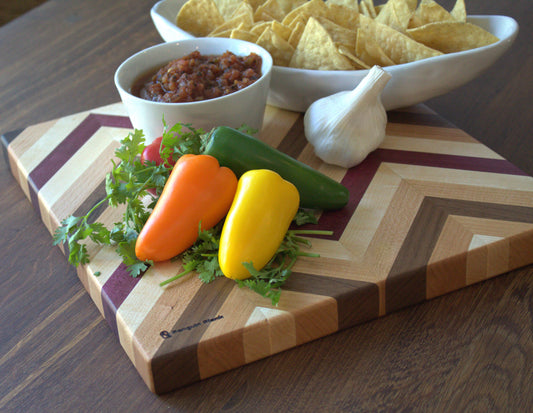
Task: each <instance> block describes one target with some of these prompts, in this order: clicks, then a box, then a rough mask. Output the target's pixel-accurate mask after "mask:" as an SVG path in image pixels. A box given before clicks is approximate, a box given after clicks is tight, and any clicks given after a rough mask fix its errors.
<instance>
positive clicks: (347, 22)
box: [327, 2, 359, 31]
mask: <svg viewBox="0 0 533 413" xmlns="http://www.w3.org/2000/svg"><path fill="white" fill-rule="evenodd" d="M328 3H329V2H328ZM328 10H329V13H328V15H327V18H328V19H329V20H331V21H332V22H334V23H336V24H338V25H339V26H342V27H345V28H347V29H350V30H354V31H355V30H356V29H357V25H358V24H359V9H355V8H353V7H349V6H342V5H338V4H328Z"/></svg>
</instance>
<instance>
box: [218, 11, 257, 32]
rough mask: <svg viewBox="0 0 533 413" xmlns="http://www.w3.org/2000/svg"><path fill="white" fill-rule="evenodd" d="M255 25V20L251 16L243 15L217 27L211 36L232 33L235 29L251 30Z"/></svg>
mask: <svg viewBox="0 0 533 413" xmlns="http://www.w3.org/2000/svg"><path fill="white" fill-rule="evenodd" d="M253 24H254V20H253V17H252V15H251V14H246V13H241V14H239V15H237V16H235V17H233V18H232V19H230V20H228V21H226V22H224V23H222V24H221V25H220V26H217V27H216V28H215V30H213V31H212V32H211V33H209V36H215V35H219V34H220V33H221V32H225V31H228V30H229V31H230V32H231V30H233V29H237V28H239V29H243V30H249V29H251V27H252V26H253Z"/></svg>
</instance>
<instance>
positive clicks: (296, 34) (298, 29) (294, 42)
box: [289, 21, 305, 49]
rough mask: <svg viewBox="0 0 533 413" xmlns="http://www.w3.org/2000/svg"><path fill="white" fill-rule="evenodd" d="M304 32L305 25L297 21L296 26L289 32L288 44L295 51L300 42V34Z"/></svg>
mask: <svg viewBox="0 0 533 413" xmlns="http://www.w3.org/2000/svg"><path fill="white" fill-rule="evenodd" d="M304 30H305V23H303V22H301V21H297V24H296V26H295V27H294V29H292V31H291V35H290V36H289V44H290V45H291V46H292V47H294V48H295V49H296V46H298V42H299V41H300V38H301V37H302V33H303V32H304Z"/></svg>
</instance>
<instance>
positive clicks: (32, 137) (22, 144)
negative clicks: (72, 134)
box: [9, 119, 58, 158]
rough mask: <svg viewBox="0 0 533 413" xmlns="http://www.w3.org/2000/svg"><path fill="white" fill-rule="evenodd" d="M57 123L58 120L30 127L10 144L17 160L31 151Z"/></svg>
mask: <svg viewBox="0 0 533 413" xmlns="http://www.w3.org/2000/svg"><path fill="white" fill-rule="evenodd" d="M57 122H58V120H57V119H53V120H50V121H47V122H42V123H39V124H36V125H32V126H28V127H27V128H25V129H24V130H23V131H22V132H20V133H19V134H18V135H17V136H16V137H15V139H13V140H12V141H11V142H10V143H9V148H10V150H11V151H13V154H14V155H15V156H16V157H17V158H20V157H21V156H22V155H23V154H24V153H25V152H27V151H28V150H31V148H32V146H33V145H35V144H36V143H37V142H38V141H39V140H40V139H41V137H42V136H43V133H46V131H47V130H49V129H50V128H51V127H53V126H54V124H56V123H57Z"/></svg>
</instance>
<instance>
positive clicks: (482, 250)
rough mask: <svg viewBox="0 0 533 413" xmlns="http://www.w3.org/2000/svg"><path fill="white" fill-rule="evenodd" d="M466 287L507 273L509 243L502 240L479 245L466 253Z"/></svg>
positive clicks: (508, 267) (508, 266)
mask: <svg viewBox="0 0 533 413" xmlns="http://www.w3.org/2000/svg"><path fill="white" fill-rule="evenodd" d="M467 254H468V255H467V266H466V280H465V281H466V285H471V284H474V283H477V282H480V281H483V280H486V279H488V278H490V277H493V276H494V275H495V274H502V273H505V272H507V271H509V270H510V269H511V268H510V265H509V241H508V240H506V239H502V240H499V241H496V242H492V243H490V244H485V245H480V246H478V247H477V248H474V249H470V250H469V251H468V253H467Z"/></svg>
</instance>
